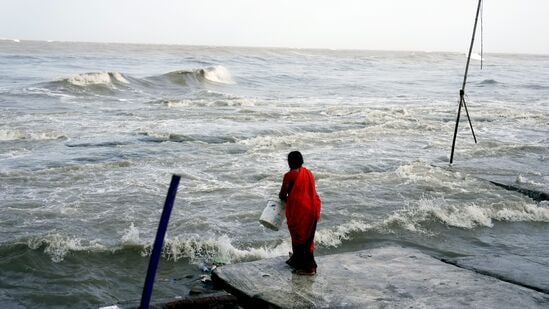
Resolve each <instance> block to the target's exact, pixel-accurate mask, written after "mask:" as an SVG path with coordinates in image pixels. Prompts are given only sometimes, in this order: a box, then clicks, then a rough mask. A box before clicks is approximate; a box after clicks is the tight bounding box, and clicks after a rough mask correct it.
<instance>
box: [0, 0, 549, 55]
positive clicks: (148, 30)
mask: <svg viewBox="0 0 549 309" xmlns="http://www.w3.org/2000/svg"><path fill="white" fill-rule="evenodd" d="M483 2H485V4H484V17H485V18H484V35H485V37H484V43H485V44H484V46H485V51H486V52H521V53H543V54H549V39H547V37H549V35H548V32H549V18H548V16H549V0H485V1H483ZM476 4H477V0H377V1H368V0H339V1H327V0H276V1H267V0H156V1H153V0H93V1H92V0H86V1H84V0H0V38H17V39H21V40H25V39H32V40H55V41H92V42H134V43H168V44H190V45H237V46H280V47H300V48H335V49H343V48H345V49H377V50H428V51H457V52H465V51H466V50H467V48H468V41H469V39H470V36H471V31H472V27H473V21H474V14H475V9H476Z"/></svg>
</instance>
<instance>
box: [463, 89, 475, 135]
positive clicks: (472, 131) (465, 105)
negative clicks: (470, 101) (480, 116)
mask: <svg viewBox="0 0 549 309" xmlns="http://www.w3.org/2000/svg"><path fill="white" fill-rule="evenodd" d="M463 107H465V113H467V119H469V127H471V133H473V139H474V140H475V144H476V143H477V137H476V136H475V130H473V124H472V123H471V117H469V110H468V109H467V104H466V103H465V99H463Z"/></svg>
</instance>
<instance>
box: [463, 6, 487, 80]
mask: <svg viewBox="0 0 549 309" xmlns="http://www.w3.org/2000/svg"><path fill="white" fill-rule="evenodd" d="M481 4H482V0H478V7H477V15H476V17H475V25H474V26H473V35H472V37H471V45H470V46H469V55H468V56H467V64H466V65H465V75H464V76H463V85H462V86H461V90H463V91H465V84H467V74H468V73H469V63H470V62H471V53H472V52H473V45H474V44H475V34H476V32H477V24H478V15H479V13H480V7H481Z"/></svg>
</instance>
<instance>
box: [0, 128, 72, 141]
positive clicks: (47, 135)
mask: <svg viewBox="0 0 549 309" xmlns="http://www.w3.org/2000/svg"><path fill="white" fill-rule="evenodd" d="M55 139H67V136H65V135H63V134H61V133H57V132H53V131H52V132H39V133H38V132H24V131H20V130H0V141H14V140H32V141H37V140H55Z"/></svg>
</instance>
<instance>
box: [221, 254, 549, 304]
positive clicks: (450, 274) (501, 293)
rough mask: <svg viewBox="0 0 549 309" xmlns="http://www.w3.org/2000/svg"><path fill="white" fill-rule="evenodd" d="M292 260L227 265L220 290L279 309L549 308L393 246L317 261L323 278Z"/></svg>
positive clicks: (507, 286) (546, 300)
mask: <svg viewBox="0 0 549 309" xmlns="http://www.w3.org/2000/svg"><path fill="white" fill-rule="evenodd" d="M284 261H285V258H283V257H280V258H275V259H266V260H260V261H255V262H248V263H241V264H234V265H226V266H223V267H220V268H218V269H216V270H215V271H214V273H213V274H212V279H213V280H214V282H215V283H217V284H219V285H222V286H223V287H224V288H225V289H226V290H227V291H229V292H231V293H232V294H233V295H235V296H237V297H239V299H240V300H241V301H243V302H244V303H245V304H247V305H248V306H250V307H252V306H271V307H275V308H276V307H280V308H312V307H315V308H316V307H318V308H328V307H330V308H333V307H353V308H380V307H383V308H404V307H406V308H459V307H468V308H471V307H472V308H547V307H548V306H549V295H547V294H545V293H541V292H538V291H534V290H532V289H528V288H525V287H522V286H519V285H514V284H511V283H508V282H504V281H501V280H498V279H496V278H493V277H489V276H485V275H482V274H478V273H475V272H473V271H470V270H466V269H462V268H459V267H455V266H453V265H450V264H447V263H444V262H442V261H439V260H437V259H435V258H433V257H431V256H429V255H426V254H424V253H422V252H420V251H418V250H415V249H410V248H400V247H386V248H378V249H371V250H364V251H359V252H353V253H344V254H335V255H326V256H321V257H317V263H318V265H319V270H318V274H317V275H316V276H298V275H295V274H292V273H291V271H290V268H289V267H288V266H287V265H286V264H285V263H284Z"/></svg>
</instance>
